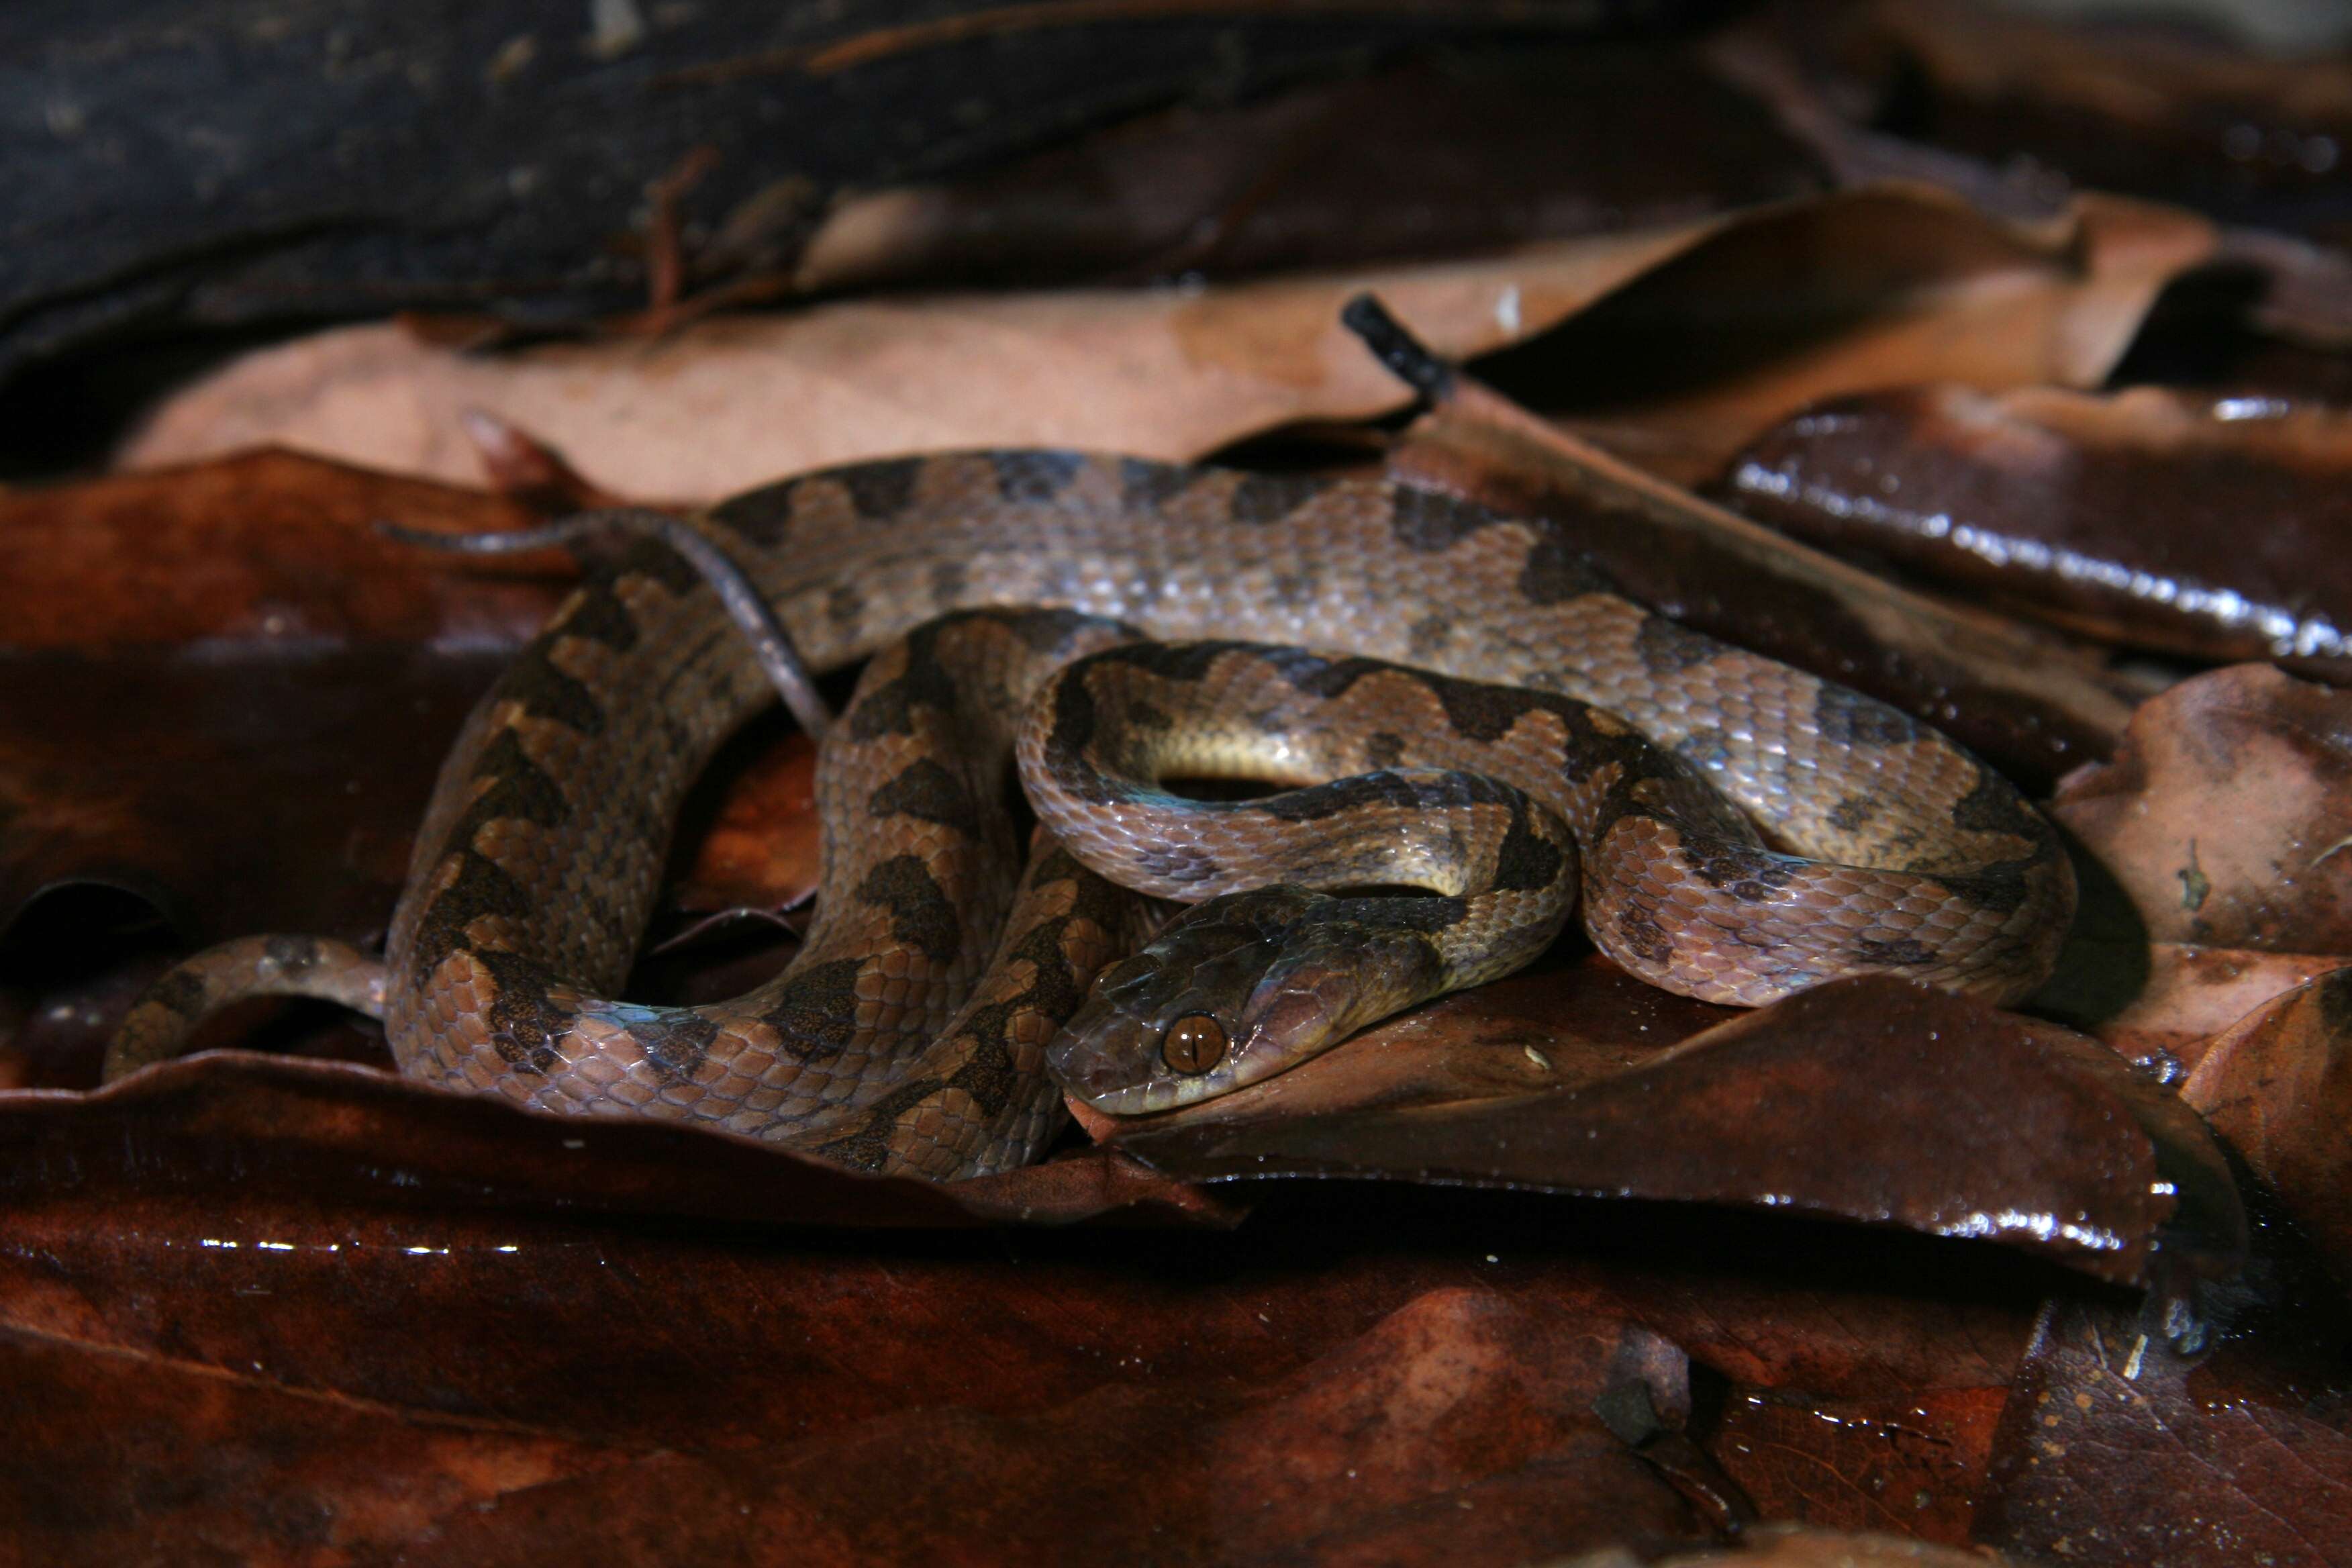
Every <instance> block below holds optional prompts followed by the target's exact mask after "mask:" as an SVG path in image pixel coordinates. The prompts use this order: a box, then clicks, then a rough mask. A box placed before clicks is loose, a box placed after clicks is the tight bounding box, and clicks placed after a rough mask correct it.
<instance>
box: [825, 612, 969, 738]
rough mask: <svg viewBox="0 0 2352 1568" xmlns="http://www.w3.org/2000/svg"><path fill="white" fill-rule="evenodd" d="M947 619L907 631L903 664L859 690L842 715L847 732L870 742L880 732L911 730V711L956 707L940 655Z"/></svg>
mask: <svg viewBox="0 0 2352 1568" xmlns="http://www.w3.org/2000/svg"><path fill="white" fill-rule="evenodd" d="M951 624H952V623H950V622H945V621H933V622H930V623H929V624H928V625H925V626H918V627H916V628H915V630H914V631H912V632H910V633H908V637H907V641H906V644H905V647H906V650H907V651H906V663H905V665H904V667H903V668H901V669H900V670H899V672H898V675H897V676H896V677H894V678H893V679H889V680H887V681H885V682H884V683H883V684H881V685H880V686H877V687H875V688H874V689H871V690H869V691H866V692H863V693H861V694H860V695H859V696H858V698H857V700H856V701H855V702H853V703H851V704H850V707H849V711H848V712H847V713H846V714H845V715H843V718H844V721H845V723H846V724H847V726H848V730H849V732H850V734H851V735H853V736H855V737H856V739H858V740H861V741H871V740H875V739H877V738H878V737H880V736H883V735H910V734H912V733H914V728H915V710H917V709H919V708H929V709H931V710H935V711H937V712H942V713H951V712H953V711H954V710H955V707H956V700H957V699H956V684H955V678H954V677H953V676H951V675H950V674H949V673H948V668H947V666H946V664H945V663H944V662H942V661H941V659H940V632H941V630H942V628H943V627H945V626H949V625H951Z"/></svg>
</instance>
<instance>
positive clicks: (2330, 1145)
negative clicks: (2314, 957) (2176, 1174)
mask: <svg viewBox="0 0 2352 1568" xmlns="http://www.w3.org/2000/svg"><path fill="white" fill-rule="evenodd" d="M2180 1098H2181V1099H2182V1100H2186V1101H2187V1102H2188V1103H2189V1105H2191V1106H2194V1107H2195V1108H2196V1109H2197V1110H2198V1111H2199V1112H2200V1114H2202V1115H2203V1116H2204V1117H2205V1119H2206V1120H2207V1121H2210V1123H2212V1126H2213V1130H2214V1131H2216V1132H2219V1133H2220V1134H2221V1136H2222V1137H2224V1138H2226V1139H2228V1140H2229V1141H2230V1142H2231V1145H2232V1146H2233V1147H2234V1148H2235V1149H2236V1150H2237V1152H2239V1154H2240V1155H2242V1157H2243V1158H2244V1160H2245V1162H2246V1163H2247V1164H2248V1165H2250V1166H2252V1168H2253V1171H2254V1173H2256V1174H2257V1175H2259V1176H2261V1177H2262V1178H2263V1181H2265V1182H2267V1183H2269V1184H2270V1185H2271V1187H2272V1189H2273V1191H2274V1192H2276V1193H2277V1194H2278V1197H2279V1201H2280V1202H2281V1203H2282V1204H2283V1205H2284V1206H2285V1208H2286V1211H2287V1213H2288V1214H2289V1215H2292V1216H2293V1217H2294V1220H2295V1222H2296V1223H2297V1224H2298V1225H2300V1226H2302V1227H2303V1228H2304V1230H2305V1232H2306V1233H2308V1235H2309V1236H2310V1237H2311V1240H2312V1244H2313V1246H2314V1247H2315V1248H2316V1249H2317V1250H2318V1252H2319V1254H2320V1256H2321V1257H2323V1258H2326V1260H2327V1262H2328V1265H2329V1267H2330V1268H2333V1269H2334V1270H2335V1273H2336V1279H2337V1280H2338V1281H2339V1282H2340V1283H2343V1284H2345V1285H2347V1286H2352V973H2347V972H2346V971H2343V970H2337V971H2336V972H2334V973H2330V974H2328V975H2326V977H2324V978H2322V979H2319V980H2315V981H2314V982H2312V983H2311V984H2307V985H2305V986H2303V987H2301V988H2300V989H2298V990H2294V991H2290V992H2288V993H2286V994H2284V995H2281V996H2278V997H2276V998H2274V999H2273V1000H2272V1001H2270V1002H2269V1003H2267V1004H2265V1005H2263V1007H2262V1008H2261V1009H2260V1010H2258V1011H2256V1012H2254V1013H2252V1014H2251V1015H2250V1016H2247V1017H2245V1018H2244V1019H2242V1020H2241V1021H2240V1022H2239V1023H2237V1024H2236V1025H2234V1026H2232V1027H2231V1028H2229V1029H2228V1030H2226V1031H2224V1032H2222V1033H2221V1035H2219V1036H2218V1037H2216V1038H2215V1039H2214V1040H2213V1041H2212V1043H2211V1045H2210V1047H2209V1048H2208V1049H2207V1050H2206V1051H2205V1053H2204V1055H2203V1058H2202V1059H2201V1060H2200V1061H2199V1062H2198V1064H2197V1068H2196V1070H2195V1071H2194V1072H2191V1073H2190V1074H2189V1077H2188V1079H2186V1080H2185V1081H2183V1082H2182V1084H2181V1086H2180Z"/></svg>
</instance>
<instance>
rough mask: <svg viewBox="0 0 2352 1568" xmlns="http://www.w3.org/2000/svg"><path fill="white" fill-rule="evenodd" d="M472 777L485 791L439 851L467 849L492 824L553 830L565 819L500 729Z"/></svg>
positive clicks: (545, 778)
mask: <svg viewBox="0 0 2352 1568" xmlns="http://www.w3.org/2000/svg"><path fill="white" fill-rule="evenodd" d="M474 777H475V779H476V780H477V781H482V780H488V782H489V786H490V787H489V788H488V789H486V790H484V791H483V792H482V793H481V794H480V795H478V796H476V797H475V799H474V803H473V804H472V805H468V806H467V808H466V810H465V812H464V814H463V815H462V816H459V817H458V818H457V821H456V822H455V823H453V824H451V825H450V828H449V838H448V842H447V844H446V846H445V852H456V851H460V850H467V849H470V848H471V847H472V846H473V842H474V836H475V835H476V834H478V833H479V832H480V831H481V830H482V829H483V828H484V827H486V826H488V825H489V824H491V823H493V822H528V823H531V824H534V825H536V826H541V827H557V826H562V824H563V823H564V822H566V821H568V820H569V819H570V818H571V816H572V807H571V805H569V804H568V803H567V802H566V801H565V800H564V798H563V792H562V790H560V789H558V788H557V787H556V784H555V780H554V779H553V778H551V777H550V776H549V774H548V773H547V770H546V769H544V768H542V767H541V766H540V765H539V764H538V763H534V762H532V761H531V760H530V757H529V756H528V755H527V754H526V753H525V752H524V751H523V749H522V741H521V740H520V737H518V736H517V735H516V734H515V732H514V731H512V730H501V731H499V732H498V733H497V734H495V735H493V736H491V737H490V742H489V744H488V745H487V746H484V747H483V748H482V754H481V755H480V757H478V759H476V761H475V763H474ZM665 831H667V829H665Z"/></svg>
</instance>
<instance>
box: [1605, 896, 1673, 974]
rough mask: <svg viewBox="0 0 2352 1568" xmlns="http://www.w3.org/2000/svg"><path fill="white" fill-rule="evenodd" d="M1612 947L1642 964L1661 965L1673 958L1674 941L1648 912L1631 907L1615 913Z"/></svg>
mask: <svg viewBox="0 0 2352 1568" xmlns="http://www.w3.org/2000/svg"><path fill="white" fill-rule="evenodd" d="M1613 945H1614V946H1616V947H1617V948H1619V949H1621V950H1622V951H1623V952H1626V953H1628V954H1630V955H1631V956H1633V957H1634V958H1638V959H1640V960H1641V961H1642V962H1643V963H1652V964H1661V965H1663V964H1665V963H1670V962H1672V960H1673V958H1674V956H1675V943H1674V939H1673V938H1671V937H1669V936H1668V935H1667V934H1666V930H1665V928H1664V926H1662V925H1660V924H1659V923H1658V922H1657V921H1656V920H1655V918H1654V917H1653V916H1652V915H1651V913H1650V911H1649V910H1644V909H1639V908H1634V907H1631V906H1629V907H1627V908H1625V909H1623V910H1619V911H1618V913H1617V921H1616V940H1615V942H1614V943H1613Z"/></svg>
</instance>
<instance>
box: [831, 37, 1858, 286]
mask: <svg viewBox="0 0 2352 1568" xmlns="http://www.w3.org/2000/svg"><path fill="white" fill-rule="evenodd" d="M1821 184H1822V181H1821V179H1820V177H1819V175H1818V174H1817V173H1816V172H1815V170H1814V167H1813V164H1812V161H1811V158H1810V156H1809V155H1808V154H1806V153H1804V152H1803V151H1802V150H1801V149H1800V148H1799V147H1798V146H1796V145H1795V144H1794V143H1793V142H1790V141H1789V140H1788V139H1787V138H1785V137H1783V136H1781V135H1780V134H1779V133H1778V132H1776V131H1775V130H1774V128H1773V126H1772V124H1771V122H1770V121H1769V119H1767V118H1766V117H1765V116H1764V115H1763V114H1762V113H1761V112H1760V111H1759V110H1758V108H1757V107H1756V105H1755V104H1754V103H1752V102H1750V101H1748V100H1747V99H1745V98H1743V97H1742V96H1741V95H1739V94H1738V93H1737V92H1735V91H1733V90H1732V89H1729V88H1727V87H1726V86H1725V85H1724V84H1723V83H1721V82H1720V81H1718V80H1717V79H1714V78H1713V77H1711V76H1710V75H1709V74H1707V73H1706V71H1705V70H1703V69H1701V68H1698V67H1697V66H1696V64H1695V63H1694V62H1693V61H1692V60H1691V59H1690V58H1688V57H1687V56H1686V55H1685V52H1684V51H1683V50H1682V49H1681V48H1680V47H1676V46H1675V45H1673V44H1671V43H1667V44H1657V43H1648V44H1623V45H1617V46H1613V47H1612V46H1592V45H1587V46H1583V47H1570V48H1563V47H1534V48H1528V47H1515V48H1511V49H1508V50H1500V51H1492V50H1471V51H1465V52H1461V53H1457V54H1455V55H1453V56H1450V57H1448V58H1447V59H1446V60H1445V61H1444V63H1443V64H1438V65H1432V64H1423V65H1418V66H1412V67H1408V68H1403V69H1400V70H1393V71H1386V72H1381V73H1380V74H1377V75H1373V76H1370V77H1366V78H1363V79H1359V80H1355V81H1348V82H1341V83H1323V84H1318V85H1316V86H1313V87H1308V88H1303V89H1297V90H1295V91H1291V92H1286V93H1282V94H1279V95H1276V96H1275V97H1272V98H1268V99H1265V100H1260V101H1257V102H1254V103H1249V104H1245V105H1242V106H1239V107H1231V108H1222V109H1213V108H1202V107H1189V106H1188V107H1186V108H1183V109H1181V110H1168V111H1165V112H1162V113H1159V114H1154V115H1150V116H1147V117H1145V118H1143V119H1141V120H1138V121H1129V122H1128V123H1126V124H1122V125H1118V126H1113V127H1110V128H1108V129H1107V130H1104V131H1101V132H1097V133H1095V134H1093V135H1091V136H1088V137H1087V138H1085V139H1084V140H1081V141H1078V142H1071V143H1068V144H1066V145H1062V146H1057V147H1055V148H1054V149H1052V150H1050V151H1048V152H1045V153H1039V154H1037V155H1035V156H1034V157H1031V158H1028V159H1024V160H1023V161H1021V162H1019V163H1013V164H1010V165H1007V166H1004V167H1003V168H1000V169H996V170H992V171H990V172H989V173H987V174H981V175H979V176H976V177H974V178H971V179H967V180H963V181H959V182H956V183H954V184H943V185H918V186H908V187H903V188H898V189H891V190H885V191H879V192H875V193H873V194H871V195H861V196H858V197H855V198H853V199H851V200H849V201H846V202H845V203H843V204H841V205H838V206H837V207H835V210H834V211H833V212H832V213H831V214H829V215H828V216H826V218H825V220H824V224H823V225H822V226H820V227H819V228H818V229H817V231H816V232H815V234H814V235H813V236H811V237H810V238H809V240H808V243H807V246H806V247H805V249H803V251H802V253H801V255H800V258H799V261H798V264H797V266H796V268H794V269H793V278H792V282H793V287H795V288H796V289H802V290H808V291H825V290H833V289H854V288H870V287H873V286H875V285H877V284H896V285H901V286H903V285H906V284H908V283H923V284H934V285H936V284H940V283H1001V282H1009V283H1013V284H1015V285H1018V286H1022V287H1035V286H1036V285H1038V284H1040V283H1045V282H1055V281H1065V280H1089V279H1103V278H1106V277H1121V276H1123V277H1129V278H1133V277H1136V276H1139V275H1154V274H1158V275H1172V274H1177V273H1193V274H1197V275H1201V276H1204V277H1210V278H1231V277H1236V276H1244V275H1247V274H1250V273H1255V272H1265V271H1270V270H1274V269H1277V268H1298V267H1345V266H1351V265H1355V264H1358V263H1360V262H1364V261H1370V260H1382V259H1388V258H1397V257H1428V256H1440V255H1459V254H1463V253H1465V252H1468V251H1472V250H1477V249H1484V248H1487V247H1496V246H1502V245H1508V244H1513V243H1518V242H1523V241H1527V240H1531V239H1547V238H1555V237H1562V236H1566V235H1572V234H1585V233H1594V232H1601V231H1607V230H1614V229H1633V228H1644V227H1649V226H1655V225H1659V224H1666V223H1678V222H1683V221H1685V220H1687V219H1689V218H1691V217H1693V216H1697V215H1699V214H1702V213H1706V212H1714V211H1719V210H1721V209H1724V208H1727V207H1732V206H1739V205H1748V204H1750V203H1754V202H1759V201H1769V200H1778V199H1781V198H1785V197H1790V196H1795V195H1804V194H1808V193H1810V192H1812V191H1816V190H1818V189H1820V188H1821Z"/></svg>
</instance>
